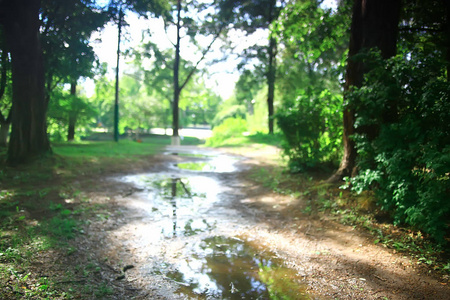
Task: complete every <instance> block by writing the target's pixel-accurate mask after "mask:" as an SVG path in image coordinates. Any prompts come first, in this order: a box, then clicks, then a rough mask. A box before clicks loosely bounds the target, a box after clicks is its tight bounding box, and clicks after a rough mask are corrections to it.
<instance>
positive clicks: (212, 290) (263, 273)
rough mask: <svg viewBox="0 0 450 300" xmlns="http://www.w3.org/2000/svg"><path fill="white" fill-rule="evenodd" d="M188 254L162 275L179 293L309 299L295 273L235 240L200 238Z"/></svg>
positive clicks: (234, 297) (217, 237) (230, 297)
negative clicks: (177, 288) (177, 285)
mask: <svg viewBox="0 0 450 300" xmlns="http://www.w3.org/2000/svg"><path fill="white" fill-rule="evenodd" d="M192 250H193V251H192V255H190V256H189V258H187V259H186V260H185V261H183V262H181V263H180V264H178V265H177V271H175V272H169V273H168V274H166V275H167V276H168V277H170V278H172V279H173V280H175V281H176V282H178V283H179V284H180V285H181V287H180V290H179V291H180V292H181V293H183V294H185V295H187V296H190V297H202V298H206V299H210V298H216V299H223V298H226V299H310V298H309V297H308V296H307V295H306V293H305V287H304V286H303V285H302V284H301V283H300V278H299V277H298V276H297V275H296V273H295V271H293V270H291V269H288V268H285V267H283V266H282V265H281V264H280V263H279V262H277V261H276V260H275V259H274V256H273V255H271V254H269V253H258V252H257V251H256V250H255V249H253V248H252V247H250V246H249V245H248V244H247V243H245V242H244V241H242V240H240V239H236V238H227V237H223V236H215V237H211V238H207V239H204V240H203V241H202V242H201V243H200V244H198V245H196V246H194V247H193V249H192Z"/></svg>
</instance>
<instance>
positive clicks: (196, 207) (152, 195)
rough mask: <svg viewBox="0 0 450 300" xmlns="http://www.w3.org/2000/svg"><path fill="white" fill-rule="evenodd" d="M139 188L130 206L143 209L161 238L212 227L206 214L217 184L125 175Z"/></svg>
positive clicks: (200, 179)
mask: <svg viewBox="0 0 450 300" xmlns="http://www.w3.org/2000/svg"><path fill="white" fill-rule="evenodd" d="M122 180H124V181H127V182H132V183H133V184H134V185H136V186H137V187H139V188H140V189H142V192H139V193H136V196H137V197H136V199H134V201H133V204H134V205H135V206H137V208H138V209H143V210H145V211H146V212H147V213H148V215H149V218H150V219H151V221H152V222H153V224H154V226H153V228H152V233H153V234H154V233H155V232H159V233H160V237H163V238H172V237H176V236H192V235H195V234H197V233H200V232H204V231H210V230H213V229H214V228H215V221H213V220H211V219H208V218H207V214H206V212H207V211H208V210H209V209H210V208H211V205H212V204H213V203H214V202H215V201H216V200H217V182H216V181H214V180H212V179H210V178H207V177H203V176H193V177H190V179H189V180H188V179H186V178H178V177H173V176H170V175H160V174H147V175H131V176H126V177H125V178H123V179H122Z"/></svg>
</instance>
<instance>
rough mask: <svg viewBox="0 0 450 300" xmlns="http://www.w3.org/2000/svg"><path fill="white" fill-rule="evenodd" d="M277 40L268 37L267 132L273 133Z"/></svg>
mask: <svg viewBox="0 0 450 300" xmlns="http://www.w3.org/2000/svg"><path fill="white" fill-rule="evenodd" d="M276 48H277V42H276V41H275V38H274V37H272V36H271V37H270V41H269V49H268V50H269V70H268V72H267V85H268V91H267V108H268V112H269V134H273V123H274V122H273V121H274V120H273V115H274V108H273V102H274V94H275V62H276V60H275V56H276Z"/></svg>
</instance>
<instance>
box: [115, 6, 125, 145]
mask: <svg viewBox="0 0 450 300" xmlns="http://www.w3.org/2000/svg"><path fill="white" fill-rule="evenodd" d="M122 18H123V11H122V7H120V9H119V20H118V24H117V28H118V30H117V64H116V91H115V97H114V141H116V142H118V141H119V62H120V38H121V36H122Z"/></svg>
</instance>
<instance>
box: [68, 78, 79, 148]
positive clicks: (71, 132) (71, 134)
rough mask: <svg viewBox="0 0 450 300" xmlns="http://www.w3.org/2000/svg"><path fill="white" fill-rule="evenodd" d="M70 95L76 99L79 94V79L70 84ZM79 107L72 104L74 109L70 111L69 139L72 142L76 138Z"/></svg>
mask: <svg viewBox="0 0 450 300" xmlns="http://www.w3.org/2000/svg"><path fill="white" fill-rule="evenodd" d="M70 95H71V96H72V97H73V99H75V97H76V95H77V81H76V80H74V81H73V82H72V83H71V84H70ZM76 110H77V108H76V107H74V106H72V111H69V128H68V130H67V141H68V142H71V141H73V140H74V139H75V125H76V123H77V111H76Z"/></svg>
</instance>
